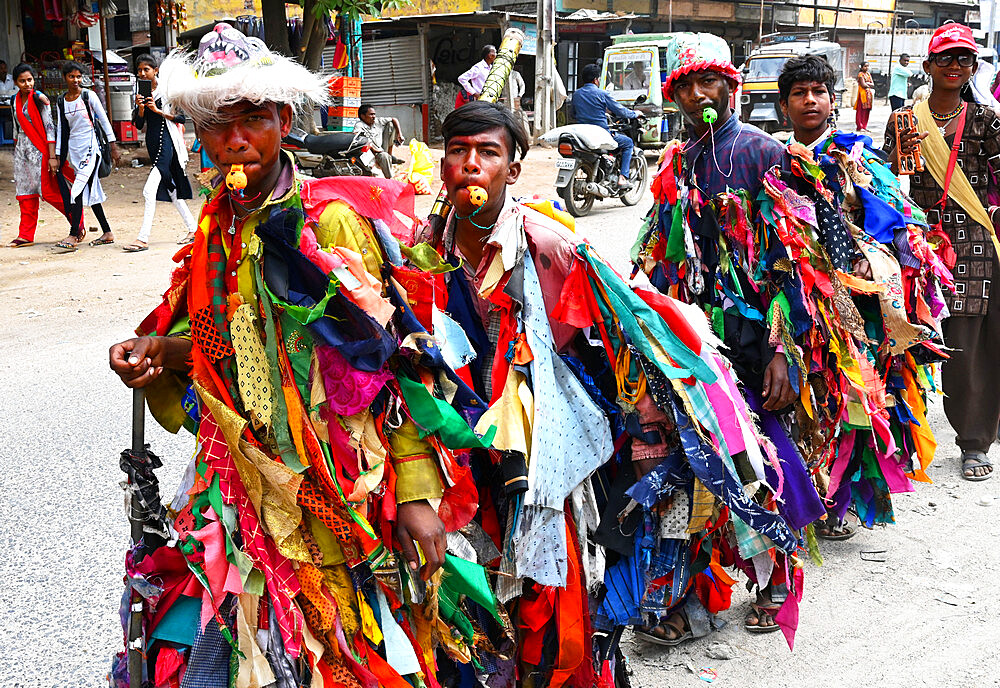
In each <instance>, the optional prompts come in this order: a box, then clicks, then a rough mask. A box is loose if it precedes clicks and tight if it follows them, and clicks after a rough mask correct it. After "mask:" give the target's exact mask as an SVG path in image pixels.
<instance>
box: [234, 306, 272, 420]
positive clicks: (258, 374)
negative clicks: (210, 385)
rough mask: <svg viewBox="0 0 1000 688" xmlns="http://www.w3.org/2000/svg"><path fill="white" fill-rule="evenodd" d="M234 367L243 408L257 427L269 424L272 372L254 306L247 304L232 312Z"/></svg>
mask: <svg viewBox="0 0 1000 688" xmlns="http://www.w3.org/2000/svg"><path fill="white" fill-rule="evenodd" d="M229 329H230V334H231V335H232V338H233V349H234V350H235V351H236V367H237V369H238V370H239V376H238V378H237V379H238V380H239V386H240V397H242V399H243V408H244V409H246V411H247V413H249V414H250V420H251V421H252V422H253V424H254V427H255V428H257V429H258V430H259V429H260V428H262V427H270V425H271V393H272V390H271V372H270V368H269V367H268V364H267V354H266V353H265V351H264V345H263V344H262V343H261V341H260V335H258V334H257V325H256V321H255V318H254V313H253V308H251V307H250V306H249V305H248V304H243V305H242V306H239V307H238V308H237V309H236V310H235V311H234V312H233V322H232V323H231V325H230V328H229Z"/></svg>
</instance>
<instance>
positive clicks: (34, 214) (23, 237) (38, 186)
mask: <svg viewBox="0 0 1000 688" xmlns="http://www.w3.org/2000/svg"><path fill="white" fill-rule="evenodd" d="M12 76H13V78H14V82H15V83H16V84H17V89H18V91H17V93H16V94H15V95H14V98H13V100H12V105H13V108H14V138H15V143H14V195H15V197H16V198H17V203H18V206H19V208H20V211H21V219H20V224H19V225H18V232H17V236H16V237H14V239H12V240H11V242H10V243H9V244H7V245H8V246H9V247H11V248H19V247H22V246H31V245H32V244H33V243H34V242H35V229H36V228H37V226H38V206H39V200H40V199H44V200H45V202H46V203H48V204H49V205H51V206H52V207H53V208H55V209H56V210H58V211H59V212H60V213H62V214H63V215H65V214H66V211H65V207H64V205H63V199H62V194H60V192H59V185H58V183H57V182H56V177H55V172H54V171H53V170H52V169H50V167H49V161H50V160H58V158H57V156H56V138H55V136H56V129H55V125H54V124H53V122H52V107H51V104H50V102H49V99H48V98H47V97H46V96H45V94H43V93H41V92H40V91H36V90H35V73H34V72H33V71H32V69H31V67H30V66H28V65H26V64H19V65H17V66H16V67H15V68H14V72H13V75H12ZM82 228H83V226H82V222H81V225H80V227H79V228H78V229H80V230H82Z"/></svg>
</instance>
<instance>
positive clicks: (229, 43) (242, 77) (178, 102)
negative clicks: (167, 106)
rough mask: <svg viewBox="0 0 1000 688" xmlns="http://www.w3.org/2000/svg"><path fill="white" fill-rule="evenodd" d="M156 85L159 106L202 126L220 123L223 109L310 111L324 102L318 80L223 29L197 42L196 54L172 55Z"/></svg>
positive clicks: (253, 41)
mask: <svg viewBox="0 0 1000 688" xmlns="http://www.w3.org/2000/svg"><path fill="white" fill-rule="evenodd" d="M159 82H160V86H159V90H160V93H161V95H162V96H163V98H164V100H166V101H168V102H169V103H171V105H172V107H173V108H174V109H175V110H181V111H183V112H185V113H186V114H187V115H188V116H190V117H191V119H193V120H194V122H195V123H196V124H201V125H207V124H211V123H216V122H220V121H223V120H224V119H225V108H227V107H229V106H232V105H236V104H237V103H240V102H250V103H253V104H255V105H263V104H265V103H276V104H279V105H291V106H292V107H295V108H301V109H304V110H311V109H312V106H314V105H322V104H325V103H326V102H328V100H329V93H328V90H327V85H326V81H325V80H324V79H323V77H322V76H321V75H319V74H315V73H313V72H310V71H309V70H308V69H306V68H305V67H304V66H303V65H301V64H299V63H298V62H296V61H294V60H292V59H289V58H288V57H285V56H284V55H278V54H275V53H272V52H271V51H270V50H269V49H268V47H267V46H266V45H264V42H263V41H261V40H260V39H259V38H254V37H252V36H245V35H243V33H242V32H240V31H238V30H237V29H234V28H233V27H232V26H230V25H229V24H226V23H220V24H217V25H216V26H215V28H214V29H212V30H211V31H210V32H208V33H207V34H206V35H205V36H204V37H203V38H202V39H201V41H200V43H199V44H198V52H197V53H190V52H188V53H185V52H182V51H180V50H175V51H174V52H173V53H171V54H170V55H169V56H168V57H167V59H166V60H164V61H163V64H162V65H161V66H160V74H159Z"/></svg>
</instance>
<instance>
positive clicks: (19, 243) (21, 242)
mask: <svg viewBox="0 0 1000 688" xmlns="http://www.w3.org/2000/svg"><path fill="white" fill-rule="evenodd" d="M34 243H35V242H34V241H32V240H31V239H22V238H21V237H15V238H13V239H11V240H10V243H9V244H7V248H22V247H24V246H31V245H32V244H34Z"/></svg>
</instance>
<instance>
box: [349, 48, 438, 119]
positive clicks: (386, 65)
mask: <svg viewBox="0 0 1000 688" xmlns="http://www.w3.org/2000/svg"><path fill="white" fill-rule="evenodd" d="M361 52H362V54H363V55H364V61H365V77H364V79H362V81H361V100H362V101H364V102H366V103H371V104H372V105H413V104H417V103H423V102H424V88H423V79H422V72H423V70H425V69H427V65H424V64H421V62H420V36H403V37H401V38H380V39H377V40H373V41H362V43H361Z"/></svg>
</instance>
